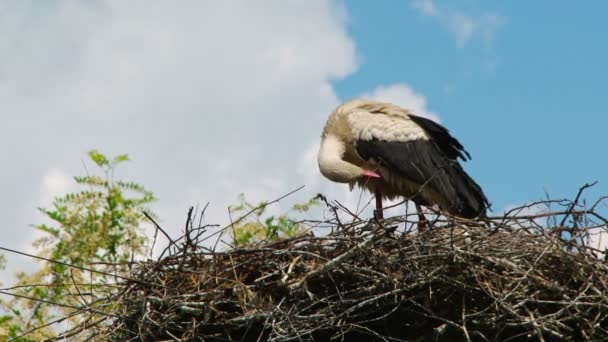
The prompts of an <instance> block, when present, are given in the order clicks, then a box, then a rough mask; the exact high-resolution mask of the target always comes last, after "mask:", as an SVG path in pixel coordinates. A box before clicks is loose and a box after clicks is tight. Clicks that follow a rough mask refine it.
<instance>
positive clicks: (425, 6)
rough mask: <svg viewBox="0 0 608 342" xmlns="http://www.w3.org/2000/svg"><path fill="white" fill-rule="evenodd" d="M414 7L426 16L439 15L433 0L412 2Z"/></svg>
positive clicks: (415, 0) (414, 0) (413, 0)
mask: <svg viewBox="0 0 608 342" xmlns="http://www.w3.org/2000/svg"><path fill="white" fill-rule="evenodd" d="M411 4H412V7H414V8H415V9H417V10H419V11H420V12H422V13H423V14H425V15H428V16H435V15H437V8H436V7H435V4H434V3H433V0H412V1H411Z"/></svg>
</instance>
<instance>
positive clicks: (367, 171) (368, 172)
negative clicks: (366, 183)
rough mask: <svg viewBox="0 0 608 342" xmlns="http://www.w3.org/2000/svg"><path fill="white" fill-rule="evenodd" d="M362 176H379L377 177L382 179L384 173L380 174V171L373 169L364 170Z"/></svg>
mask: <svg viewBox="0 0 608 342" xmlns="http://www.w3.org/2000/svg"><path fill="white" fill-rule="evenodd" d="M361 176H362V177H368V178H377V179H382V175H380V174H379V173H377V172H375V171H372V170H365V169H364V170H363V172H362V173H361Z"/></svg>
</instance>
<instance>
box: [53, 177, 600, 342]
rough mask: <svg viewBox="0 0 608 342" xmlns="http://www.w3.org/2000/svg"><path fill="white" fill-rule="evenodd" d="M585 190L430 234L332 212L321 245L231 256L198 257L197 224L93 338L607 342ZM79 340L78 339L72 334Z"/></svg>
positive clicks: (278, 246)
mask: <svg viewBox="0 0 608 342" xmlns="http://www.w3.org/2000/svg"><path fill="white" fill-rule="evenodd" d="M586 187H587V185H586V186H585V187H584V188H586ZM584 188H583V189H582V190H581V192H582V191H583V190H584ZM581 192H579V194H578V195H577V197H576V199H575V200H574V201H550V200H548V201H546V202H540V204H547V205H552V206H559V208H548V213H538V214H526V215H518V213H519V212H520V211H521V210H519V211H518V210H512V211H510V212H509V213H508V214H507V215H505V216H501V217H492V218H488V219H485V220H477V221H473V220H460V219H457V218H453V217H448V218H446V217H443V216H436V217H435V220H432V221H430V222H429V223H430V227H432V228H431V229H428V230H426V231H424V232H422V233H418V232H417V231H416V230H415V229H414V230H412V229H411V227H412V226H414V227H415V225H416V222H410V220H409V216H405V217H394V218H390V219H387V220H384V221H383V222H381V223H378V222H375V221H373V220H371V221H361V220H358V219H357V216H356V215H350V216H349V214H348V213H346V215H347V216H349V217H351V218H354V219H355V220H356V221H355V222H351V223H348V224H347V223H344V221H345V220H344V219H342V220H339V219H338V217H337V214H338V211H340V209H339V206H332V208H331V210H332V212H334V213H335V214H336V217H335V218H334V219H332V220H329V221H327V222H316V223H317V225H318V226H325V227H329V230H331V232H329V233H327V234H319V233H318V235H322V236H316V237H315V236H312V234H311V235H308V236H300V237H297V238H293V239H290V240H282V241H278V242H267V243H260V244H257V245H255V246H250V247H247V248H237V249H230V250H225V251H216V250H213V251H212V250H209V249H207V248H203V247H201V241H204V240H205V239H208V238H209V235H211V234H194V233H193V232H194V231H201V232H202V231H205V228H204V227H199V228H193V227H192V221H193V220H192V218H191V217H190V218H189V219H188V222H189V224H188V225H187V231H186V233H185V235H184V237H181V238H179V239H173V240H171V241H172V243H171V248H170V250H167V251H166V252H167V255H164V253H163V256H162V258H160V259H159V260H148V261H146V262H141V263H139V264H138V265H137V266H135V267H133V271H132V274H130V275H129V276H128V277H127V278H126V279H122V280H121V283H120V284H119V285H120V286H121V287H120V288H119V289H118V290H117V291H116V292H115V294H114V296H113V297H111V298H108V299H107V301H108V303H113V305H112V307H113V308H115V309H114V310H113V311H112V312H105V315H106V319H105V322H103V323H104V324H96V325H95V326H94V328H93V329H94V334H95V335H97V336H99V337H103V339H107V340H111V341H112V340H113V341H127V340H146V341H147V340H156V341H158V340H167V341H172V340H174V341H186V340H190V339H192V338H195V337H197V338H200V337H204V340H205V341H230V340H246V341H299V340H317V341H325V340H344V341H349V340H357V341H358V340H361V339H367V340H379V341H381V340H384V341H455V340H458V341H459V340H462V341H522V340H524V341H527V340H538V341H572V340H576V341H579V340H580V341H583V340H596V341H600V340H605V339H606V338H607V337H608V266H607V265H606V262H605V258H606V254H605V251H601V250H598V249H597V248H595V246H591V245H590V244H589V236H590V234H592V233H593V232H592V230H593V231H602V232H604V233H605V234H608V227H607V224H608V222H606V221H605V220H604V216H602V215H600V214H599V213H598V212H596V211H595V208H596V206H597V203H596V204H594V206H593V207H592V208H591V209H587V208H584V207H581V204H580V203H579V199H580V193H581ZM521 209H523V207H522V208H521ZM539 219H543V220H547V222H549V221H554V222H559V224H556V225H555V226H549V225H547V224H540V223H539V222H538V220H539ZM548 219H553V220H548ZM582 223H585V225H583V224H582ZM397 227H398V229H397V230H395V228H397ZM214 234H216V233H214ZM96 305H100V304H99V303H97V304H96ZM97 311H99V310H97V309H96V307H95V306H93V307H91V308H88V310H87V311H83V312H84V313H85V314H86V313H87V312H89V313H91V314H93V313H98V312H97ZM74 331H78V332H81V331H83V329H82V327H78V326H77V327H74V330H73V331H68V332H66V333H65V335H64V336H74ZM91 331H92V330H89V332H88V333H89V334H91ZM60 338H61V337H60Z"/></svg>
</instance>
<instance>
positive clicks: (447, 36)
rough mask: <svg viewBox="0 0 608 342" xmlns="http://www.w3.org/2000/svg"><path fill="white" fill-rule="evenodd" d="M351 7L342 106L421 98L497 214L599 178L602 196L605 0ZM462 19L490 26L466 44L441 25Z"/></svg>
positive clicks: (607, 70)
mask: <svg viewBox="0 0 608 342" xmlns="http://www.w3.org/2000/svg"><path fill="white" fill-rule="evenodd" d="M427 3H428V2H427ZM346 4H347V9H348V13H349V18H350V19H349V23H348V26H347V29H348V32H349V33H350V34H351V35H352V36H353V38H354V40H355V41H356V42H357V46H358V48H359V53H360V59H361V66H360V69H359V70H358V72H356V73H354V74H353V75H350V76H349V77H347V78H345V79H343V80H340V81H337V82H335V86H336V89H337V93H338V94H339V96H340V97H342V98H350V97H355V96H357V94H359V93H361V92H362V91H363V90H364V89H368V88H370V86H372V85H374V84H387V83H396V82H404V83H407V84H409V85H410V86H411V87H412V88H414V89H416V90H417V91H418V92H420V93H422V94H424V96H425V97H426V98H427V105H428V107H429V108H430V109H431V110H433V111H435V112H437V113H438V114H439V116H440V117H441V120H442V123H443V124H444V125H445V126H447V127H448V128H449V129H450V130H451V131H452V132H453V133H454V134H455V135H456V136H457V137H458V138H459V139H460V140H461V142H463V143H464V144H465V146H466V147H467V148H468V150H469V151H470V152H471V154H472V155H473V160H472V161H471V162H469V163H467V165H466V168H467V170H469V171H470V173H471V174H472V175H474V177H475V178H476V179H477V180H478V181H479V183H481V184H482V185H483V186H484V188H485V190H486V192H487V193H488V196H489V197H490V198H491V200H492V202H493V203H494V208H495V209H502V208H504V207H505V206H507V205H510V204H515V203H522V202H525V201H530V200H534V199H538V198H541V197H544V192H545V191H547V192H548V193H549V194H550V195H551V196H554V197H572V196H573V195H574V194H575V193H576V191H577V190H578V188H579V187H580V186H581V185H582V184H584V183H585V182H588V181H595V180H598V181H599V183H598V185H597V186H596V187H595V191H591V192H590V193H589V194H590V195H591V198H593V195H598V194H599V193H604V192H606V191H605V190H606V189H607V186H608V176H607V175H606V169H607V168H608V158H606V157H605V156H604V154H605V152H604V151H605V146H606V144H607V143H608V140H607V138H606V133H605V126H606V125H607V124H608V116H606V109H605V108H606V105H605V103H604V102H605V100H606V97H607V95H608V45H607V44H605V43H602V42H603V41H604V40H605V39H606V36H605V34H606V32H608V21H606V20H605V13H606V11H608V3H606V2H602V1H586V2H574V1H566V2H560V4H559V6H558V5H556V3H555V2H552V1H534V2H524V1H519V2H517V1H509V2H496V1H494V2H482V1H473V0H469V1H449V2H445V1H442V2H439V1H437V2H435V3H433V6H434V7H435V11H436V12H437V13H436V14H435V15H429V14H425V13H423V11H421V10H418V9H416V8H415V7H414V6H412V3H411V2H410V3H408V2H397V1H391V2H388V1H386V2H367V1H347V3H346ZM456 14H457V15H462V16H465V17H467V18H468V19H470V20H471V21H473V22H475V21H481V22H482V23H479V24H478V25H479V27H477V28H476V29H474V31H473V33H472V34H471V36H470V38H468V39H467V40H466V42H462V41H460V42H459V41H458V37H457V35H456V33H454V32H453V31H451V29H450V28H449V24H447V23H445V22H444V21H447V20H448V19H445V18H441V17H442V16H444V17H447V16H451V15H456ZM488 16H492V17H496V18H497V20H496V21H497V22H498V23H497V24H495V25H494V26H491V25H490V27H488V25H489V24H488V23H487V22H486V23H485V24H484V23H483V18H486V17H488ZM484 30H489V32H487V34H489V35H491V37H485V36H484V32H483V31H484Z"/></svg>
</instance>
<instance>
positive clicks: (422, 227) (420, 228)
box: [416, 203, 428, 232]
mask: <svg viewBox="0 0 608 342" xmlns="http://www.w3.org/2000/svg"><path fill="white" fill-rule="evenodd" d="M416 211H417V212H418V232H422V231H424V230H425V229H426V228H427V223H428V222H427V220H426V217H424V214H423V213H422V207H420V204H418V203H416Z"/></svg>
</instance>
